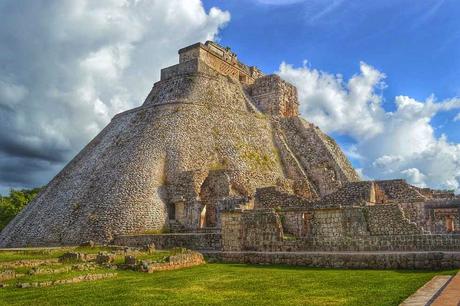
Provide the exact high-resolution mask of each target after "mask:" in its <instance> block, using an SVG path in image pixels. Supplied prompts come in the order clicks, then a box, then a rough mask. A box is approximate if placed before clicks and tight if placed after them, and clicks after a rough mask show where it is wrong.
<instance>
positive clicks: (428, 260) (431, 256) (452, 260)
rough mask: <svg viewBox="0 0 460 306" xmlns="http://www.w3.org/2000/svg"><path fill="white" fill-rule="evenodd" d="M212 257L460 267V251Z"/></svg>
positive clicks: (216, 257)
mask: <svg viewBox="0 0 460 306" xmlns="http://www.w3.org/2000/svg"><path fill="white" fill-rule="evenodd" d="M205 255H206V256H207V257H208V260H210V261H225V262H230V263H231V262H233V263H249V264H287V265H300V266H308V267H315V268H347V269H427V270H441V269H458V268H460V252H408V253H401V252H395V253H391V252H390V253H349V252H347V253H327V252H326V253H325V252H308V253H292V252H214V253H205Z"/></svg>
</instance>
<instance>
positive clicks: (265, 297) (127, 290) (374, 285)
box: [0, 264, 455, 306]
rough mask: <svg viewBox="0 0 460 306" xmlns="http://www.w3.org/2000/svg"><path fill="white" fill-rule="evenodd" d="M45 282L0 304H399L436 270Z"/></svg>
mask: <svg viewBox="0 0 460 306" xmlns="http://www.w3.org/2000/svg"><path fill="white" fill-rule="evenodd" d="M117 272H118V276H117V277H116V278H113V279H107V280H100V281H95V282H86V283H77V284H68V285H58V286H54V287H48V288H27V289H16V288H4V289H0V304H1V305H267V304H271V305H360V306H363V305H365V306H367V305H398V303H399V302H401V301H402V300H403V299H405V298H406V297H407V296H409V295H410V294H412V293H413V292H414V291H415V290H417V288H419V287H420V286H422V285H423V284H424V283H425V282H427V281H428V280H429V279H431V278H432V277H433V276H434V275H436V274H454V273H455V271H444V272H426V271H424V272H421V271H373V270H332V269H329V270H328V269H310V268H302V267H289V266H255V265H236V264H207V265H203V266H198V267H193V268H188V269H183V270H176V271H164V272H156V273H152V274H146V273H141V272H132V271H117Z"/></svg>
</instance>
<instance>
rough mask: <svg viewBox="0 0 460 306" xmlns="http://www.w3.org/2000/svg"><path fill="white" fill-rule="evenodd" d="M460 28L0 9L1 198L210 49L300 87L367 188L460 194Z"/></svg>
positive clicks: (26, 0)
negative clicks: (221, 48)
mask: <svg viewBox="0 0 460 306" xmlns="http://www.w3.org/2000/svg"><path fill="white" fill-rule="evenodd" d="M458 16H460V2H459V1H456V0H411V1H409V0H375V1H345V0H304V1H302V0H279V1H276V0H203V1H201V0H168V1H164V0H98V1H87V0H59V1H58V0H44V1H36V0H22V1H17V0H0V63H1V64H0V193H6V192H8V190H9V189H10V188H24V187H25V188H30V187H35V186H42V185H44V184H46V183H47V182H48V181H49V180H50V179H51V178H52V177H53V176H54V175H56V174H57V173H58V172H59V171H60V170H61V169H62V168H63V167H64V166H65V165H66V164H67V163H68V162H69V161H70V160H71V159H72V158H73V156H75V154H77V153H78V152H79V151H80V150H81V149H82V148H83V147H84V145H85V144H87V143H88V141H90V140H91V139H92V138H93V137H94V136H95V135H97V134H98V133H99V131H100V130H101V129H102V128H104V126H106V125H107V123H108V122H109V121H110V119H111V118H112V117H113V116H114V115H115V114H117V113H119V112H121V111H124V110H127V109H130V108H133V107H136V106H139V105H141V104H142V102H143V100H144V98H145V96H146V95H147V94H148V92H149V90H150V89H151V87H152V84H153V83H154V82H155V81H157V80H158V79H159V71H160V69H161V68H164V67H167V66H170V65H173V64H175V63H177V60H178V59H177V50H178V49H180V48H182V47H184V46H187V45H190V44H193V43H195V42H197V41H202V42H204V41H206V40H208V39H214V40H218V41H219V42H220V43H221V44H223V45H226V46H230V47H231V48H232V49H233V50H234V51H235V52H236V53H237V54H238V56H239V58H240V60H241V61H243V62H245V63H246V64H249V65H255V66H258V67H259V68H261V69H262V70H263V71H264V72H266V73H273V72H276V73H278V74H280V75H281V77H283V78H284V79H285V80H287V81H289V82H291V83H293V84H294V85H295V86H296V87H297V89H298V92H299V100H300V111H301V115H302V116H303V117H304V118H305V119H307V120H309V121H311V122H313V123H315V124H316V125H318V126H319V127H320V128H321V129H322V130H323V131H325V132H327V133H328V134H331V135H332V136H333V137H334V138H335V139H336V140H337V141H338V142H339V144H340V145H341V147H342V148H343V149H344V151H345V153H346V154H347V156H348V157H349V158H350V160H351V161H352V162H353V165H354V166H355V167H356V168H357V169H358V171H359V172H360V174H361V175H362V177H363V178H364V179H386V178H404V179H406V180H408V181H409V182H410V183H412V184H416V185H418V186H429V187H434V188H443V189H453V190H456V191H457V192H460V129H459V125H460V98H459V97H460V57H459V55H460V18H458Z"/></svg>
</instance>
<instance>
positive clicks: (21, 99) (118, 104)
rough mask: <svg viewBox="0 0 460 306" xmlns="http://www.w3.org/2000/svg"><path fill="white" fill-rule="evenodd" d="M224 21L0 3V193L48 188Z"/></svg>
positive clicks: (159, 3)
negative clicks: (185, 50) (164, 71)
mask: <svg viewBox="0 0 460 306" xmlns="http://www.w3.org/2000/svg"><path fill="white" fill-rule="evenodd" d="M229 20H230V14H229V13H228V12H225V11H222V10H220V9H218V8H211V9H210V10H209V11H208V12H207V11H206V10H205V9H204V7H203V4H202V2H201V1H200V0H168V1H164V0H98V1H87V0H62V1H61V0H59V1H57V0H54V1H35V0H24V1H16V0H5V1H1V2H0V62H1V63H2V65H0V143H1V146H0V189H2V188H3V191H4V190H5V188H9V187H23V186H24V187H30V186H35V185H40V184H44V183H46V182H47V181H48V180H49V179H50V177H51V176H52V175H54V174H55V173H56V172H57V171H58V170H59V169H60V168H61V167H62V166H63V165H64V164H65V163H66V162H67V161H68V160H69V159H70V158H71V157H72V156H73V155H74V154H75V153H77V152H78V151H79V150H80V149H81V148H82V147H83V146H84V145H85V144H86V143H87V142H88V141H89V140H90V139H91V138H92V137H93V136H95V134H96V133H97V132H98V131H100V130H101V129H102V128H103V127H104V126H105V125H106V124H107V123H108V121H109V120H110V118H111V117H112V116H113V115H114V114H116V113H118V112H120V111H123V110H126V109H128V108H132V107H135V106H139V105H140V104H141V103H142V102H143V100H144V98H145V96H146V95H147V94H148V92H149V90H150V88H151V87H152V85H153V83H154V82H155V81H157V80H158V79H159V72H160V69H161V68H163V67H166V66H169V65H171V64H174V63H175V62H176V61H177V57H178V56H177V50H178V49H180V48H182V47H184V46H187V45H189V44H192V43H195V42H198V41H205V40H208V39H216V38H217V35H218V33H219V29H220V28H222V27H223V26H225V24H226V23H227V22H228V21H229Z"/></svg>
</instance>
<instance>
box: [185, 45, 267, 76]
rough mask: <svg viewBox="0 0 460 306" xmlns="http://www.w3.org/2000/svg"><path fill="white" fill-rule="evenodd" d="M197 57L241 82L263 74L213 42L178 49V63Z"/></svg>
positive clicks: (221, 72)
mask: <svg viewBox="0 0 460 306" xmlns="http://www.w3.org/2000/svg"><path fill="white" fill-rule="evenodd" d="M196 59H199V60H201V61H203V62H204V63H206V65H208V66H209V67H212V68H213V69H214V70H216V71H217V72H219V73H220V74H223V75H226V76H228V77H230V78H232V79H233V80H235V81H239V82H241V83H243V84H252V83H253V82H254V80H255V79H257V78H258V77H261V76H263V74H262V72H261V71H260V70H259V69H257V68H256V67H248V66H246V65H245V64H243V63H241V62H239V61H238V58H237V56H236V54H235V53H233V52H232V51H231V50H230V49H229V48H224V47H222V46H220V45H218V44H216V43H214V42H211V41H207V42H206V43H205V44H202V43H197V44H194V45H191V46H188V47H185V48H183V49H180V50H179V63H181V64H182V63H187V62H189V61H193V60H196Z"/></svg>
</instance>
